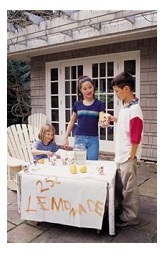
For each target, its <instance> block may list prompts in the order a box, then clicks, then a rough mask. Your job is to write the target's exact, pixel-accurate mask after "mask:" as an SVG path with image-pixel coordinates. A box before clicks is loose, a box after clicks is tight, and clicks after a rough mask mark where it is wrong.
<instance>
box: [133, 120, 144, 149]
mask: <svg viewBox="0 0 165 256" xmlns="http://www.w3.org/2000/svg"><path fill="white" fill-rule="evenodd" d="M142 131H143V121H142V119H140V118H139V117H135V118H133V119H131V120H130V138H131V144H139V143H140V141H141V136H142Z"/></svg>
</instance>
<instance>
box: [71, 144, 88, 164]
mask: <svg viewBox="0 0 165 256" xmlns="http://www.w3.org/2000/svg"><path fill="white" fill-rule="evenodd" d="M74 161H75V164H79V165H80V164H86V148H85V145H84V144H76V145H75V146H74Z"/></svg>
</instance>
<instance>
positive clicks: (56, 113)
mask: <svg viewBox="0 0 165 256" xmlns="http://www.w3.org/2000/svg"><path fill="white" fill-rule="evenodd" d="M58 120H59V111H58V110H57V109H56V110H55V109H54V110H52V121H58Z"/></svg>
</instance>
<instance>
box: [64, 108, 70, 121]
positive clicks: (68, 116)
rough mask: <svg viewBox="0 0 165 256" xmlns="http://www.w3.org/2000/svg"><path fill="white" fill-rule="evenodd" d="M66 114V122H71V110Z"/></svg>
mask: <svg viewBox="0 0 165 256" xmlns="http://www.w3.org/2000/svg"><path fill="white" fill-rule="evenodd" d="M65 114H66V122H69V121H70V117H71V111H70V110H65Z"/></svg>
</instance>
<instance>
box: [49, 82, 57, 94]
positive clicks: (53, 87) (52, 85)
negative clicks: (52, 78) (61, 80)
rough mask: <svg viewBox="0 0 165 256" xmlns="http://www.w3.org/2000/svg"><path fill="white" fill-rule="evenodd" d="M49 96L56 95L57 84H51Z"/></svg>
mask: <svg viewBox="0 0 165 256" xmlns="http://www.w3.org/2000/svg"><path fill="white" fill-rule="evenodd" d="M51 94H58V82H56V83H55V82H54V83H51Z"/></svg>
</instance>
